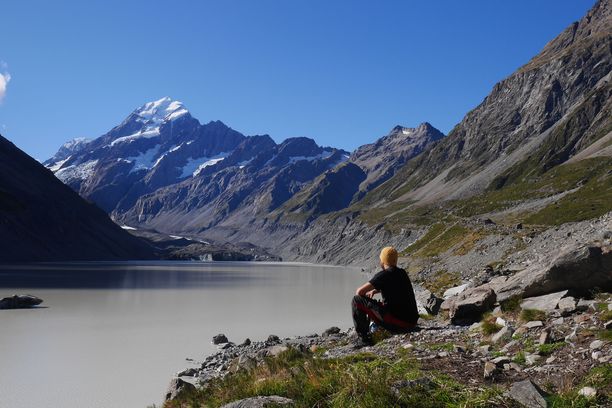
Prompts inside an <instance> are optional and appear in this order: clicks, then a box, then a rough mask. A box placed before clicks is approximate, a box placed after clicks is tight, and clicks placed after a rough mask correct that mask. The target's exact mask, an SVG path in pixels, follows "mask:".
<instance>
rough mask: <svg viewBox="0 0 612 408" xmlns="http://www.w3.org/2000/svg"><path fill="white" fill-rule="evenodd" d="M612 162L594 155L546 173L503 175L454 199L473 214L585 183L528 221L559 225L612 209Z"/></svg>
mask: <svg viewBox="0 0 612 408" xmlns="http://www.w3.org/2000/svg"><path fill="white" fill-rule="evenodd" d="M611 166H612V159H609V158H592V159H586V160H581V161H579V162H576V163H570V164H565V165H562V166H555V167H553V168H552V169H550V170H548V171H546V172H544V173H542V174H538V173H531V174H530V173H529V172H526V173H523V174H522V175H521V176H517V177H516V178H514V177H511V176H508V177H505V176H502V177H501V178H499V179H496V180H494V181H493V183H492V185H491V186H490V188H489V191H487V192H485V193H484V194H480V195H477V196H475V197H472V198H469V199H466V200H459V201H454V202H453V203H452V205H453V208H454V209H455V211H456V213H457V214H458V215H460V216H463V217H470V216H476V215H479V214H484V213H488V212H494V211H501V210H505V209H508V208H511V207H513V206H515V205H516V204H518V203H520V202H523V201H525V197H529V199H539V198H545V197H549V196H552V195H555V194H558V193H561V192H564V191H568V190H571V189H573V188H576V187H579V186H582V188H580V189H579V190H578V191H576V192H574V193H572V194H569V195H567V196H565V197H563V198H562V199H560V200H559V201H558V206H559V208H558V209H555V208H554V206H555V205H552V206H548V207H546V208H544V209H543V210H541V211H540V212H538V213H536V214H533V215H531V216H528V217H527V219H526V220H525V221H526V222H527V223H532V224H546V225H555V224H557V223H560V222H568V221H579V220H584V219H588V218H593V217H597V216H599V215H602V214H605V213H606V212H607V211H610V210H612V200H611V199H610V197H612V183H610V174H609V169H610V167H611ZM508 180H511V181H508ZM573 211H576V212H575V213H572V212H573Z"/></svg>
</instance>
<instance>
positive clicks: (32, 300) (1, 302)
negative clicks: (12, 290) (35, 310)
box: [0, 295, 43, 309]
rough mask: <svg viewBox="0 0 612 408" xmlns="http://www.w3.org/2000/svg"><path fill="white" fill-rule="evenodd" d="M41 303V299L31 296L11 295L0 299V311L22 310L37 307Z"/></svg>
mask: <svg viewBox="0 0 612 408" xmlns="http://www.w3.org/2000/svg"><path fill="white" fill-rule="evenodd" d="M42 302H43V300H42V299H41V298H38V297H36V296H32V295H13V296H11V297H5V298H3V299H0V309H24V308H28V307H32V306H38V305H40V304H41V303H42Z"/></svg>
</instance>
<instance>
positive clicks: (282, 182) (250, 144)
mask: <svg viewBox="0 0 612 408" xmlns="http://www.w3.org/2000/svg"><path fill="white" fill-rule="evenodd" d="M67 146H72V144H67V145H64V146H62V148H61V149H60V151H59V152H58V154H56V155H55V156H54V157H53V158H52V159H50V160H48V161H47V162H45V165H46V166H47V167H48V168H49V169H51V170H52V171H54V173H55V175H56V176H57V177H58V178H59V179H60V180H62V181H63V182H65V183H66V184H68V185H69V186H71V187H72V188H73V189H75V190H76V191H78V192H79V193H80V194H81V195H82V196H84V197H85V198H87V199H89V200H92V201H94V202H95V203H96V204H98V205H99V206H100V207H101V208H103V209H104V210H105V211H107V212H108V213H110V214H112V216H113V218H115V219H116V220H120V221H121V222H122V223H125V224H128V225H145V224H146V225H147V226H156V227H159V228H160V230H162V231H163V230H166V229H168V230H172V229H170V228H166V227H169V226H171V225H173V224H175V223H176V220H177V213H181V214H183V213H184V214H188V218H189V220H190V222H191V223H193V222H194V221H193V220H194V219H198V220H199V221H198V222H199V223H200V224H198V225H199V226H198V227H197V229H202V228H204V227H210V226H212V225H214V224H215V222H219V221H220V220H222V219H224V218H227V217H228V216H229V215H231V214H230V213H236V212H242V213H244V212H246V213H249V214H252V215H253V216H255V215H256V214H260V213H266V212H268V211H271V210H273V209H274V208H276V207H278V206H279V205H281V204H282V203H283V202H284V201H286V200H287V199H288V198H290V197H291V196H292V195H293V194H294V193H295V192H297V191H299V190H300V189H301V187H302V186H303V185H304V184H306V183H308V182H309V181H311V180H313V179H314V178H315V177H317V176H318V175H319V174H321V173H322V172H325V171H327V170H329V169H331V168H333V167H334V166H336V165H338V164H339V163H341V162H343V161H346V160H347V159H348V153H347V152H345V151H343V150H340V149H335V148H330V147H325V148H324V147H320V146H318V145H317V144H316V143H315V142H314V141H313V140H312V139H308V138H305V137H299V138H291V139H287V140H286V141H284V142H283V143H280V144H277V143H275V142H274V141H273V140H272V139H271V138H270V137H269V136H267V135H263V136H244V135H243V134H241V133H239V132H237V131H235V130H233V129H231V128H229V127H228V126H226V125H225V124H223V123H222V122H220V121H214V122H209V123H207V124H204V125H203V124H200V122H199V121H198V120H197V119H195V118H193V117H192V116H191V114H190V113H189V111H188V110H187V108H186V107H185V106H184V105H183V104H182V103H181V102H179V101H175V100H172V99H170V98H167V97H166V98H162V99H160V100H157V101H153V102H149V103H146V104H144V105H143V106H141V107H140V108H138V109H136V110H134V111H133V112H132V113H131V114H130V115H128V117H127V118H126V119H125V120H124V121H123V122H122V123H121V124H119V125H118V126H116V127H115V128H113V129H111V130H110V131H109V132H108V133H106V134H105V135H102V136H100V137H99V138H97V139H94V140H91V141H87V142H86V143H82V144H81V145H79V147H78V148H72V149H70V148H68V147H67ZM166 213H171V214H173V215H172V216H171V217H166V216H165V214H166ZM204 213H206V214H209V215H210V214H213V215H212V216H211V217H209V218H207V219H206V221H203V220H202V219H201V214H204ZM247 218H248V217H247ZM159 219H164V221H163V222H159ZM172 231H174V230H172Z"/></svg>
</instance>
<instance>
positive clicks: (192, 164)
mask: <svg viewBox="0 0 612 408" xmlns="http://www.w3.org/2000/svg"><path fill="white" fill-rule="evenodd" d="M228 155H229V153H226V152H223V153H219V154H217V155H216V156H213V157H199V158H197V159H194V158H192V157H190V158H189V159H187V164H185V166H183V171H182V172H181V178H183V177H191V176H193V177H196V176H197V175H198V174H200V173H201V172H202V170H204V169H205V168H206V167H208V166H212V165H214V164H217V163H219V162H220V161H221V160H223V159H225V158H226V157H227V156H228Z"/></svg>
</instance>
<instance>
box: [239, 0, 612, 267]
mask: <svg viewBox="0 0 612 408" xmlns="http://www.w3.org/2000/svg"><path fill="white" fill-rule="evenodd" d="M610 8H611V6H610V2H609V1H607V0H603V1H598V2H597V3H596V4H595V5H594V7H593V8H592V10H590V11H589V12H588V14H587V15H586V16H585V17H583V18H582V19H581V20H580V21H579V22H576V23H573V24H571V25H570V26H569V27H568V28H567V29H566V30H565V31H564V32H563V33H561V34H560V35H559V36H558V37H557V38H556V39H554V40H552V41H551V42H550V43H549V44H548V45H546V47H545V48H544V50H543V51H542V52H541V53H540V54H539V55H537V56H536V57H534V58H533V59H532V60H531V61H530V62H529V63H527V64H526V65H525V66H523V67H521V68H520V69H518V70H517V71H516V72H515V73H513V74H512V75H510V76H509V77H508V78H506V79H504V80H502V81H501V82H500V83H498V84H496V85H495V86H494V87H493V90H492V92H491V94H490V95H488V96H487V97H486V98H485V99H484V101H483V102H482V103H481V104H480V105H479V106H478V107H476V108H475V109H474V110H472V111H471V112H469V113H468V114H467V115H466V116H465V118H464V119H463V120H462V121H461V122H460V123H459V124H458V125H457V126H456V127H455V128H454V129H453V130H452V131H451V132H450V134H449V135H448V136H447V137H445V138H443V139H441V140H439V141H437V142H435V143H432V144H431V145H429V146H428V147H427V148H425V149H424V150H423V152H422V153H421V154H419V155H416V156H415V157H413V158H411V159H410V160H408V161H407V162H406V164H405V165H404V166H403V167H401V168H400V169H398V170H397V171H396V172H395V174H394V175H393V176H392V177H390V178H389V179H388V180H387V181H385V182H384V183H382V184H381V185H379V186H378V187H376V188H375V189H373V190H372V191H370V192H368V193H367V194H366V195H365V196H364V197H363V198H362V199H360V200H357V201H354V202H353V203H352V204H351V205H350V206H349V207H348V208H346V209H343V210H339V211H335V212H332V213H326V214H324V215H322V216H320V217H318V218H317V219H316V220H314V221H310V222H308V223H307V224H306V226H304V223H303V222H302V223H300V220H301V219H300V217H299V216H297V214H292V212H294V209H295V208H296V207H292V208H289V209H288V211H286V212H285V214H280V215H279V216H278V218H277V219H278V220H280V221H284V222H281V223H280V224H281V225H275V224H273V223H268V224H267V225H265V226H261V225H259V226H258V228H257V229H256V230H255V229H253V230H250V231H243V232H242V233H240V234H239V235H240V237H241V239H242V240H248V239H249V237H250V236H253V237H256V239H257V240H259V242H266V241H267V242H269V244H268V245H270V246H273V242H274V241H275V240H276V239H278V240H279V241H282V242H289V243H290V245H285V246H283V248H282V251H283V252H282V253H281V254H282V255H283V257H284V258H286V259H299V260H309V261H316V262H338V263H354V264H361V265H366V263H365V262H367V260H368V258H370V259H371V258H372V256H373V255H372V254H375V252H376V248H377V247H380V246H382V245H384V244H394V245H397V246H398V248H400V249H401V250H403V255H405V256H410V257H409V258H406V259H407V260H409V261H410V263H411V264H413V265H414V268H413V269H414V270H415V271H426V272H427V271H429V272H431V274H432V275H434V274H437V273H440V272H446V271H447V269H448V268H447V267H446V266H448V262H443V261H444V260H445V259H448V258H449V256H455V257H456V258H455V259H457V258H459V257H465V258H464V259H472V260H478V262H473V263H471V264H469V266H468V265H467V264H465V265H464V266H465V267H466V268H465V269H463V270H462V272H461V273H463V272H470V273H476V272H477V271H478V270H481V269H484V268H485V267H487V266H488V265H489V264H493V265H494V266H496V267H500V265H502V266H503V264H504V263H505V261H506V258H507V257H508V256H509V255H510V254H512V253H514V252H517V251H520V250H523V249H525V247H526V246H529V242H530V241H531V240H532V239H534V237H537V236H538V235H539V234H541V233H543V232H545V231H547V230H549V229H550V228H557V227H558V226H560V225H575V226H576V227H575V228H574V229H576V228H580V224H579V223H580V222H583V221H585V220H589V219H595V218H597V217H600V216H603V215H605V214H606V213H608V212H609V211H611V210H612V204H611V203H612V180H611V178H610V177H611V173H610V169H611V168H612V156H611V153H612V148H611V147H610V146H611V145H612V134H611V131H612V112H611V109H612V105H611V104H612V98H611V97H610V96H611V91H612V85H611V84H610V79H612V77H611V75H612V74H611V73H610V70H611V68H612V30H611V24H612V18H611V16H610V13H611V11H610ZM305 191H307V190H305ZM305 199H306V200H308V198H306V197H305ZM297 208H299V207H297ZM304 211H305V212H308V208H304ZM575 223H578V224H575ZM519 224H520V225H519ZM262 228H264V229H265V232H262V231H261V229H262ZM569 228H570V229H572V228H573V227H569ZM247 229H248V228H247ZM604 231H605V230H604ZM604 231H598V232H597V233H595V234H593V235H591V237H590V239H601V235H602V234H604ZM277 237H278V238H277ZM566 239H567V237H566ZM415 241H418V242H415ZM498 243H502V244H503V245H501V246H500V247H499V248H497V247H496V246H497V245H498ZM411 244H415V245H414V246H412V245H411ZM483 254H487V256H482V255H483ZM492 254H493V255H492ZM439 261H440V262H441V263H446V265H445V266H443V265H441V264H440V262H439ZM432 262H433V263H434V265H433V266H432ZM453 273H454V272H453Z"/></svg>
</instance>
